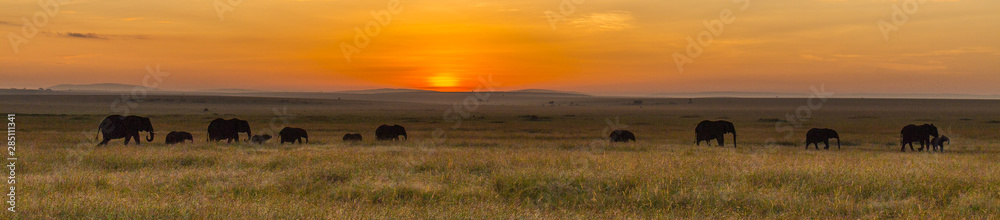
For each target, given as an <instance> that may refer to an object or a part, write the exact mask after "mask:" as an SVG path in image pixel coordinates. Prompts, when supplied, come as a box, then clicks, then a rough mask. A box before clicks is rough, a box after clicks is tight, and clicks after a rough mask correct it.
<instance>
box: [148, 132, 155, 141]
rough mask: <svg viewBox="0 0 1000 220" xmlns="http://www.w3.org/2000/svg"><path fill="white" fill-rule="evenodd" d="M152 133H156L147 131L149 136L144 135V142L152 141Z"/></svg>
mask: <svg viewBox="0 0 1000 220" xmlns="http://www.w3.org/2000/svg"><path fill="white" fill-rule="evenodd" d="M154 134H156V133H153V131H149V136H147V137H146V142H153V135H154Z"/></svg>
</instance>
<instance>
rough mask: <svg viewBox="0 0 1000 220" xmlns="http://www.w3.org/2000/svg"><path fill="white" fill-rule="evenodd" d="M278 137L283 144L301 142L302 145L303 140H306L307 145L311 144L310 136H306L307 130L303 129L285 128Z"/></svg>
mask: <svg viewBox="0 0 1000 220" xmlns="http://www.w3.org/2000/svg"><path fill="white" fill-rule="evenodd" d="M278 136H281V144H284V143H285V142H288V143H293V144H294V143H295V141H299V144H302V139H303V138H305V139H306V143H309V135H308V134H306V130H305V129H301V128H293V127H285V128H283V129H281V131H280V132H278Z"/></svg>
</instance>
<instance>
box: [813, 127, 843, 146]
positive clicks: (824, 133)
mask: <svg viewBox="0 0 1000 220" xmlns="http://www.w3.org/2000/svg"><path fill="white" fill-rule="evenodd" d="M830 138H836V139H837V149H840V135H838V134H837V131H834V130H833V129H829V128H813V129H809V131H808V132H806V149H809V145H810V144H815V145H816V149H817V150H819V143H820V142H823V144H826V147H824V148H823V149H826V150H829V149H830Z"/></svg>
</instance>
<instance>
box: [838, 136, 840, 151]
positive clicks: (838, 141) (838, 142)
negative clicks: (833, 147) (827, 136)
mask: <svg viewBox="0 0 1000 220" xmlns="http://www.w3.org/2000/svg"><path fill="white" fill-rule="evenodd" d="M837 149H840V138H839V137H838V138H837Z"/></svg>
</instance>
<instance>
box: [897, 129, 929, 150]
mask: <svg viewBox="0 0 1000 220" xmlns="http://www.w3.org/2000/svg"><path fill="white" fill-rule="evenodd" d="M899 134H900V141H899V143H900V145H902V146H900V147H899V151H902V152H906V144H910V151H915V150H913V142H920V151H924V148H925V147H928V146H930V144H931V138H930V136H934V137H935V138H937V137H938V129H937V127H935V126H934V124H923V125H920V126H917V125H912V124H911V125H907V126H905V127H903V130H901V131H899Z"/></svg>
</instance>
